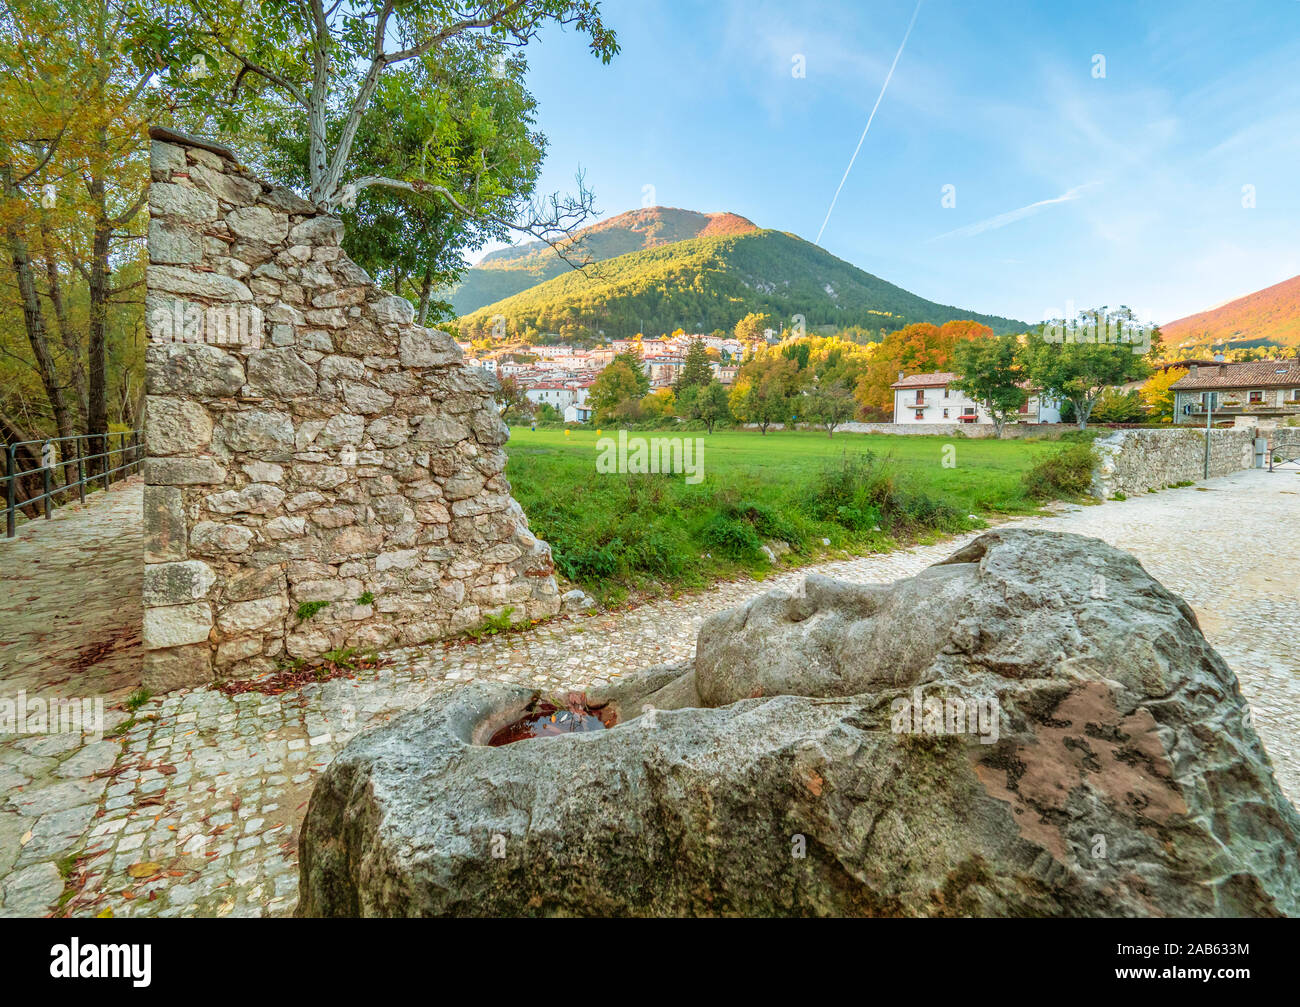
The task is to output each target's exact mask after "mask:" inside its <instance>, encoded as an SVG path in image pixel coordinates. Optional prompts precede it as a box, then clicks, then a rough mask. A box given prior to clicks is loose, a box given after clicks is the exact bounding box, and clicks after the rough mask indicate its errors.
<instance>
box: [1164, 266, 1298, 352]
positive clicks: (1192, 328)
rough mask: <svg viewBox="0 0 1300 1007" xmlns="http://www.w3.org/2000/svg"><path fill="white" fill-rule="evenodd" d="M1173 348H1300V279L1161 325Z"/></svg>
mask: <svg viewBox="0 0 1300 1007" xmlns="http://www.w3.org/2000/svg"><path fill="white" fill-rule="evenodd" d="M1160 334H1161V336H1162V337H1163V339H1164V341H1165V344H1166V345H1167V346H1169V347H1171V348H1192V347H1205V348H1213V349H1235V348H1243V349H1244V348H1247V347H1251V346H1261V345H1266V344H1269V343H1273V344H1277V345H1279V346H1285V347H1292V346H1300V276H1293V277H1291V278H1290V279H1289V280H1282V281H1281V282H1280V283H1274V284H1272V285H1271V286H1267V287H1264V288H1262V289H1260V290H1256V291H1254V292H1252V293H1249V294H1245V295H1243V296H1241V297H1236V298H1233V299H1232V300H1230V301H1227V302H1224V303H1221V304H1219V305H1217V306H1215V307H1213V308H1207V309H1206V310H1205V311H1199V312H1197V313H1196V314H1192V315H1188V316H1187V317H1185V318H1179V319H1176V320H1174V321H1172V322H1169V323H1168V324H1166V325H1162V326H1160Z"/></svg>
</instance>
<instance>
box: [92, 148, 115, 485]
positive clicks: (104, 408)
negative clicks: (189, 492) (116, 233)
mask: <svg viewBox="0 0 1300 1007" xmlns="http://www.w3.org/2000/svg"><path fill="white" fill-rule="evenodd" d="M96 140H97V141H98V145H99V153H100V155H101V156H100V157H99V158H98V159H97V163H96V164H94V165H93V166H92V169H91V180H90V200H91V203H92V204H93V205H94V213H95V234H94V240H93V244H92V253H91V260H90V325H89V340H88V347H87V350H88V353H87V356H88V357H89V363H90V381H89V386H88V395H87V409H86V432H87V433H88V434H91V435H92V439H91V441H90V448H91V454H102V453H103V452H104V451H106V450H107V445H108V437H107V434H108V361H107V341H108V283H109V277H110V272H109V266H108V247H109V237H110V230H111V224H110V222H109V219H108V197H107V193H106V189H105V185H104V171H105V167H106V165H105V163H104V160H105V158H107V156H108V134H107V131H106V129H105V128H104V127H103V126H102V125H101V126H100V128H99V131H98V135H97V137H96ZM109 462H110V459H108V458H102V459H97V460H96V461H94V462H91V463H89V465H88V468H87V473H88V474H89V472H91V471H95V472H100V471H107V470H108V469H110V468H112V465H111V464H109ZM101 463H102V468H101V467H100V466H101ZM92 466H93V467H92Z"/></svg>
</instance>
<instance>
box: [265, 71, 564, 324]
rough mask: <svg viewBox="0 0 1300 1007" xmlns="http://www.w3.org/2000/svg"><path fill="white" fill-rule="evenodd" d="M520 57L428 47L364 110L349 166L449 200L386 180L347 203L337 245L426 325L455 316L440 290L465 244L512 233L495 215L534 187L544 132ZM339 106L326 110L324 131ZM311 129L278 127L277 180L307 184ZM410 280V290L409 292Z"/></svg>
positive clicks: (460, 269)
mask: <svg viewBox="0 0 1300 1007" xmlns="http://www.w3.org/2000/svg"><path fill="white" fill-rule="evenodd" d="M522 75H523V61H522V60H520V59H515V60H510V61H507V62H504V63H500V64H492V63H490V62H489V61H485V60H484V59H483V58H482V56H481V54H480V53H479V52H477V51H476V50H475V49H474V48H473V47H469V46H459V47H454V48H448V49H445V50H442V51H440V52H439V53H438V54H437V55H436V56H435V55H433V54H426V55H425V56H424V57H422V58H420V59H418V60H412V61H411V63H409V64H407V65H406V66H404V67H401V68H399V69H397V70H395V71H393V72H392V73H389V74H385V75H384V76H383V77H382V78H381V79H380V82H379V84H378V86H377V87H376V88H375V93H374V97H373V98H372V99H371V102H370V106H369V107H368V108H367V109H366V111H365V112H364V114H363V115H362V116H361V120H360V123H359V125H358V128H357V135H356V140H355V141H354V143H353V147H352V155H351V156H352V161H353V165H354V167H355V170H356V171H357V172H359V173H361V174H363V175H383V176H387V177H391V178H394V179H399V180H401V181H403V182H406V183H410V184H411V185H412V186H413V187H414V189H415V190H419V189H420V188H421V187H425V186H430V185H434V186H441V187H443V188H446V189H447V190H449V191H450V192H452V193H454V194H455V197H456V201H457V202H458V203H459V204H460V205H461V206H462V207H465V208H466V209H469V210H471V211H472V212H470V213H463V212H461V211H460V210H458V209H457V208H456V207H455V206H453V205H452V204H451V203H450V202H448V201H446V200H439V199H431V198H429V197H428V196H427V195H425V194H424V193H423V192H420V191H412V190H408V189H401V188H391V187H387V186H374V187H369V188H366V189H362V190H361V191H360V192H358V194H357V198H356V204H355V206H354V207H351V208H348V209H345V210H344V211H343V214H342V215H343V219H344V222H345V223H346V224H347V229H346V231H345V234H344V242H343V244H344V248H345V250H346V251H347V253H348V255H349V256H351V257H352V259H353V260H354V261H356V262H357V263H358V264H359V265H361V266H362V267H364V268H365V269H367V270H369V271H370V273H371V275H373V276H374V277H375V278H376V280H378V281H379V282H381V283H383V284H384V285H386V286H389V287H391V289H392V290H393V291H394V292H395V293H399V294H404V295H408V296H410V297H412V299H413V300H415V302H416V305H417V318H418V320H419V322H420V324H421V325H423V324H426V322H427V320H428V318H429V316H430V313H431V312H432V315H433V317H434V318H447V317H450V312H451V308H450V304H449V303H448V302H447V301H445V300H438V299H435V297H434V295H435V293H437V292H440V291H445V290H446V289H447V288H448V287H450V286H451V285H452V284H453V283H455V282H456V281H457V280H459V279H460V277H461V276H462V275H463V274H464V272H465V268H466V267H465V260H464V253H465V252H466V251H472V250H475V249H477V248H480V247H482V245H483V244H484V243H485V242H487V241H489V240H494V239H495V240H504V239H505V238H507V237H508V236H509V234H510V230H509V228H507V227H506V226H505V224H503V223H501V221H502V220H505V219H508V218H511V217H513V216H515V215H517V214H518V213H519V212H520V211H521V210H522V209H523V207H524V205H525V204H526V202H527V200H528V198H529V197H530V195H531V194H532V192H533V190H534V186H535V183H536V180H537V174H538V171H539V169H540V167H541V161H542V154H543V150H544V147H545V138H544V137H543V136H542V135H541V134H540V133H537V132H536V131H535V130H533V129H532V128H531V127H532V124H533V121H534V111H535V109H536V102H535V101H534V100H533V97H532V95H530V94H529V93H528V91H527V90H525V89H524V87H523V83H522ZM346 113H347V110H346V109H341V108H340V109H331V110H330V113H329V119H330V126H329V129H330V132H331V133H336V132H338V131H339V130H340V129H341V128H342V122H343V119H344V116H345V115H346ZM309 157H310V138H309V136H308V135H307V134H305V133H301V132H295V131H294V130H292V129H288V128H286V129H284V130H282V131H279V132H277V134H276V136H275V139H273V141H272V157H271V159H270V168H271V171H272V174H273V175H274V177H275V178H276V179H277V180H278V181H280V182H283V183H284V184H287V185H290V186H292V187H294V188H297V189H299V190H305V189H306V188H307V187H308V185H309V181H310V171H309ZM408 286H409V289H408Z"/></svg>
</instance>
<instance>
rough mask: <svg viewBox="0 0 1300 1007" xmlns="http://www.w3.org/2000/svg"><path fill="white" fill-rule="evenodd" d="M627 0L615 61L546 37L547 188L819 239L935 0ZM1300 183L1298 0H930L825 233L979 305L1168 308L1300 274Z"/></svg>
mask: <svg viewBox="0 0 1300 1007" xmlns="http://www.w3.org/2000/svg"><path fill="white" fill-rule="evenodd" d="M604 6H605V8H606V9H607V16H608V19H609V21H610V22H611V23H612V24H613V25H614V27H615V28H616V30H617V31H618V34H619V40H620V43H621V45H622V49H623V51H622V52H621V53H620V55H619V56H617V57H616V58H615V60H614V61H613V63H612V64H610V65H609V66H602V65H601V64H600V62H599V61H598V60H596V59H595V58H594V57H591V56H590V55H588V54H587V52H586V49H585V46H584V44H583V40H582V39H581V38H580V37H579V36H577V35H575V34H572V33H566V32H560V31H551V32H549V33H548V34H547V35H546V36H544V38H543V39H542V40H541V42H540V43H538V44H536V45H534V46H530V47H529V60H530V71H529V86H530V87H531V89H532V90H533V92H534V94H535V95H536V97H537V99H538V102H539V106H540V107H539V126H540V127H541V129H542V130H543V131H544V132H545V133H546V134H547V136H548V138H549V141H550V146H549V151H548V156H547V161H546V166H545V171H544V175H543V179H542V188H543V189H544V190H546V191H550V190H554V189H564V190H572V188H573V173H574V171H575V170H576V169H577V168H578V167H579V166H581V167H582V168H583V169H585V171H586V178H587V182H588V184H589V185H590V186H591V187H592V188H593V189H594V190H595V192H596V198H597V207H598V209H599V210H600V211H601V214H602V216H612V215H614V214H616V213H620V212H623V211H625V210H629V209H632V208H634V207H637V206H640V205H641V204H642V197H643V191H644V188H643V187H644V186H647V185H650V186H654V201H655V202H656V203H659V204H662V205H667V206H678V207H685V208H689V209H695V210H703V211H719V210H730V211H733V212H735V213H739V214H742V215H744V216H746V217H749V218H750V219H751V220H753V221H754V222H755V223H756V224H758V225H759V226H761V227H773V228H778V229H781V230H787V231H793V232H794V233H796V234H798V235H800V236H801V237H804V238H806V239H808V240H810V241H811V240H813V239H815V238H816V236H817V232H818V230H819V228H820V227H821V226H822V221H823V219H824V218H825V217H826V213H827V209H828V207H829V205H830V202H831V198H832V196H833V195H834V193H835V189H836V186H837V185H839V183H840V180H841V178H842V177H843V175H844V171H845V168H846V166H847V164H848V162H849V158H850V156H851V155H852V154H853V150H854V148H855V147H856V146H857V143H858V140H859V137H860V136H861V134H862V129H863V127H864V125H865V124H866V122H867V117H868V115H869V114H870V112H871V109H872V106H873V105H874V104H875V103H876V99H877V97H878V95H879V94H880V89H881V85H882V83H883V82H884V80H885V76H886V73H887V72H888V70H889V67H890V64H891V62H892V61H893V59H894V56H895V53H896V52H897V51H898V48H899V44H900V42H901V41H902V39H903V35H904V32H905V31H906V29H907V25H908V23H909V21H910V20H911V18H912V16H913V12H914V10H915V8H916V4H915V2H914V0H858V2H830V0H824V2H806V3H801V2H798V0H777V2H769V0H702V2H697V0H662V2H651V0H642V2H636V0H607V2H606V4H605V5H604ZM796 55H800V56H802V57H803V59H804V62H805V66H806V76H804V77H802V78H800V77H796V76H795V75H794V74H793V73H792V69H793V66H794V62H793V61H794V58H795V56H796ZM1097 56H1101V57H1104V59H1105V65H1104V71H1105V76H1104V77H1098V76H1094V73H1095V68H1096V67H1097V66H1098V65H1099V64H1098V61H1097V59H1096V57H1097ZM947 185H951V186H953V187H954V190H953V191H954V194H955V203H956V205H955V206H953V207H944V206H943V205H942V196H943V191H944V190H943V187H944V186H947ZM1244 186H1253V187H1254V188H1253V192H1254V202H1255V205H1254V207H1253V208H1247V207H1244V206H1243V198H1244V192H1245V190H1244V189H1243V187H1244ZM1298 190H1300V2H1296V0H1272V2H1266V3H1252V2H1234V3H1231V4H1224V3H1221V2H1218V3H1202V2H1186V0H1183V2H1148V3H1141V2H1138V3H1134V2H1131V0H1130V2H1095V3H1089V4H1065V3H1047V2H1039V3H1028V2H992V0H984V2H979V3H973V2H968V3H958V2H955V0H923V3H922V6H921V9H920V12H919V14H918V16H917V18H916V23H915V27H914V28H913V31H912V33H911V36H910V38H909V40H908V42H907V46H906V48H905V50H904V51H903V53H902V56H901V58H900V59H899V61H898V65H897V69H896V70H895V71H894V74H893V76H892V78H891V80H890V83H889V87H888V89H887V91H886V93H885V95H884V98H883V100H882V101H881V103H880V107H879V110H878V111H877V113H876V115H875V119H874V121H873V122H872V125H871V129H870V131H869V133H868V134H867V136H866V139H865V141H864V142H863V144H862V149H861V152H860V153H859V155H858V157H857V160H856V163H855V165H854V167H853V170H852V172H851V173H850V174H849V177H848V179H847V181H846V182H845V183H844V187H843V191H842V192H841V193H840V196H839V199H838V202H837V204H836V206H835V210H834V212H833V214H832V215H831V217H830V220H829V222H828V224H827V226H826V229H825V233H824V234H823V237H822V241H821V244H822V246H823V247H824V248H826V249H827V250H828V251H830V252H832V253H833V254H835V255H838V256H839V257H841V258H843V259H845V260H847V261H849V262H851V263H853V264H854V265H857V266H859V267H861V268H863V269H865V270H867V271H868V272H871V273H875V274H876V275H878V276H881V277H883V278H884V279H886V280H889V281H890V282H893V283H897V284H898V285H900V286H902V287H905V288H907V289H908V290H911V291H914V292H915V293H918V294H921V295H922V296H925V297H928V298H930V299H932V300H936V301H940V302H943V303H948V304H956V305H959V306H961V307H964V308H970V309H972V310H977V311H982V312H989V313H995V314H1002V315H1010V316H1013V317H1017V318H1023V319H1027V320H1033V321H1037V320H1041V319H1042V318H1043V317H1045V316H1046V315H1048V314H1049V313H1056V314H1060V313H1062V312H1064V311H1066V310H1067V307H1069V306H1070V305H1073V307H1074V308H1077V309H1081V308H1085V307H1093V306H1098V305H1101V304H1109V305H1112V306H1114V305H1117V304H1121V303H1125V304H1128V305H1130V306H1131V307H1133V308H1134V309H1136V310H1137V311H1138V312H1139V313H1140V314H1141V315H1142V316H1143V317H1144V318H1146V319H1149V320H1153V321H1157V322H1164V321H1169V320H1172V319H1174V318H1178V317H1181V316H1183V315H1186V314H1189V313H1192V312H1194V311H1198V310H1203V309H1205V308H1208V307H1210V306H1213V305H1215V304H1218V303H1221V302H1223V301H1226V300H1230V299H1232V298H1234V297H1238V296H1241V295H1242V294H1246V293H1249V292H1250V291H1253V290H1257V289H1259V288H1261V287H1264V286H1268V285H1269V284H1272V283H1276V282H1278V281H1280V280H1283V279H1286V278H1288V277H1290V276H1293V275H1295V274H1297V273H1300V247H1298V246H1300V191H1298Z"/></svg>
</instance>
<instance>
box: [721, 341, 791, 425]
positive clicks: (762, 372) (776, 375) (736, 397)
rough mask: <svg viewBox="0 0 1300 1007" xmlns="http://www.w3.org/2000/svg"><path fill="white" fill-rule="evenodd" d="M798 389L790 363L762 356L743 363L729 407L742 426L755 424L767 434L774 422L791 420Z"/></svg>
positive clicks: (768, 355)
mask: <svg viewBox="0 0 1300 1007" xmlns="http://www.w3.org/2000/svg"><path fill="white" fill-rule="evenodd" d="M800 386H801V382H800V380H799V369H798V367H797V366H796V365H795V363H794V361H793V360H790V359H789V358H788V357H783V356H780V355H778V354H765V355H762V356H759V357H756V358H754V359H753V360H751V361H749V362H748V363H746V364H745V365H744V366H743V367H742V368H741V369H740V373H739V374H737V375H736V383H735V384H734V385H733V386H732V389H731V395H730V398H729V404H730V406H731V412H732V415H734V416H735V417H736V418H737V419H738V420H740V421H741V422H742V423H754V424H756V425H757V426H758V429H759V431H760V432H761V433H764V434H766V433H767V429H768V427H770V426H771V425H772V424H774V423H784V422H786V420H788V419H789V418H790V414H791V412H792V405H793V399H794V396H795V395H796V394H797V392H798V389H799V388H800Z"/></svg>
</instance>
